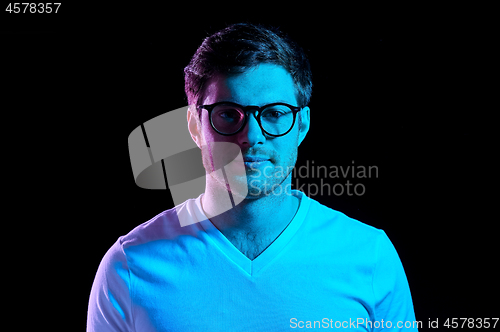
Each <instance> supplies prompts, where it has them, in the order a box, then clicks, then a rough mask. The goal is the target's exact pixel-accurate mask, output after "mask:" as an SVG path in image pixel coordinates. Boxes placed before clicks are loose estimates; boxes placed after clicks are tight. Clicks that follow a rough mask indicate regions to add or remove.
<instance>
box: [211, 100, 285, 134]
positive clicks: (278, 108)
mask: <svg viewBox="0 0 500 332" xmlns="http://www.w3.org/2000/svg"><path fill="white" fill-rule="evenodd" d="M211 120H212V123H213V125H214V127H215V128H216V129H217V130H218V131H219V132H221V133H224V134H233V133H235V132H237V131H238V130H239V129H240V128H241V126H242V125H243V123H244V121H245V113H244V111H243V110H242V109H241V108H239V107H235V106H234V105H224V104H221V105H217V106H216V107H215V108H214V109H213V111H212V118H211ZM260 121H261V125H262V129H264V130H265V131H266V132H268V133H269V134H271V135H281V134H283V133H285V132H287V131H288V130H289V129H290V128H291V127H292V125H293V112H292V110H291V109H290V108H289V107H287V106H285V105H274V106H269V107H267V108H265V109H263V110H262V114H261V117H260Z"/></svg>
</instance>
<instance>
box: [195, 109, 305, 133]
mask: <svg viewBox="0 0 500 332" xmlns="http://www.w3.org/2000/svg"><path fill="white" fill-rule="evenodd" d="M218 105H229V106H235V107H238V108H240V109H241V110H243V114H245V120H244V121H243V124H242V125H241V127H240V128H239V129H238V130H236V131H235V132H234V133H232V134H226V133H223V132H220V131H219V130H217V128H215V126H214V124H213V122H212V111H213V110H214V108H215V107H216V106H218ZM277 105H282V106H286V107H288V108H290V109H291V110H292V113H293V121H292V125H291V126H290V129H288V130H287V131H286V132H285V133H283V134H279V135H274V134H271V133H269V132H267V131H266V130H265V129H264V128H263V127H262V123H261V122H260V117H261V115H262V111H263V110H264V109H265V108H268V107H272V106H277ZM197 108H198V109H206V110H207V111H208V118H209V119H210V125H211V126H212V128H213V129H214V130H215V131H216V132H217V133H219V134H221V135H224V136H232V135H236V134H237V133H239V132H240V131H242V130H243V128H245V125H246V124H247V121H248V112H252V113H253V112H255V111H258V112H259V113H258V114H257V116H256V117H255V118H256V120H257V123H258V124H259V126H260V129H262V131H263V132H264V133H266V134H267V135H269V136H272V137H281V136H285V135H286V134H288V133H289V132H290V131H291V130H292V128H293V126H294V125H295V118H296V117H297V113H298V112H300V111H302V109H303V107H297V106H292V105H289V104H286V103H272V104H267V105H264V106H260V107H259V106H254V105H249V106H242V105H240V104H237V103H233V102H229V101H220V102H217V103H215V104H211V105H198V107H197ZM254 116H255V114H254Z"/></svg>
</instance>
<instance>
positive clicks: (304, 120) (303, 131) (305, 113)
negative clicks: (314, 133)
mask: <svg viewBox="0 0 500 332" xmlns="http://www.w3.org/2000/svg"><path fill="white" fill-rule="evenodd" d="M309 111H310V109H309V107H308V106H306V107H304V108H303V109H302V111H300V112H299V113H298V114H297V115H298V116H300V118H301V124H300V127H299V144H298V145H300V143H302V141H303V140H304V138H306V135H307V132H308V131H309V125H310V123H311V118H310V115H309Z"/></svg>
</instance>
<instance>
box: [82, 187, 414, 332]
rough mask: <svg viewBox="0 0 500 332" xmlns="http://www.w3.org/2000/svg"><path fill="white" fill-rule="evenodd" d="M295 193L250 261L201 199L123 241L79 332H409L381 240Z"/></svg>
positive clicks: (392, 261)
mask: <svg viewBox="0 0 500 332" xmlns="http://www.w3.org/2000/svg"><path fill="white" fill-rule="evenodd" d="M293 194H294V195H296V196H297V197H298V198H299V199H300V206H299V209H298V211H297V213H296V215H295V217H294V218H293V220H292V221H291V222H290V224H289V225H288V226H287V227H286V229H285V230H284V231H283V232H282V233H281V234H280V236H279V237H278V238H277V239H276V240H275V241H274V242H273V243H272V244H271V245H270V246H269V247H268V248H267V249H266V250H265V251H263V252H262V253H261V254H260V255H259V256H257V257H256V258H255V259H254V260H250V259H248V258H247V257H246V256H245V255H244V254H242V253H241V252H240V251H239V250H238V249H237V248H236V247H235V246H233V244H232V243H231V242H230V241H229V240H228V239H227V238H226V237H224V235H223V234H222V233H221V232H220V231H219V230H218V229H217V228H216V227H215V226H214V225H213V224H212V223H211V222H210V220H208V219H207V217H206V216H205V215H204V213H203V210H202V208H201V205H200V199H201V196H202V195H200V196H199V197H198V198H196V199H190V200H187V201H185V202H184V203H182V204H180V205H178V206H176V207H175V208H172V209H170V210H167V211H164V212H162V213H160V214H159V215H157V216H156V217H154V218H153V219H151V220H149V221H148V222H146V223H144V224H141V225H139V226H138V227H136V228H135V229H134V230H132V231H131V232H130V233H129V234H127V235H125V236H121V237H120V238H119V239H118V240H117V241H116V243H115V244H114V245H113V246H112V247H111V248H110V249H109V251H108V252H107V253H106V255H105V256H104V258H103V259H102V261H101V264H100V265H99V268H98V271H97V274H96V277H95V280H94V284H93V286H92V291H91V294H90V301H89V308H88V318H87V331H99V332H100V331H224V332H227V331H289V330H295V329H302V328H325V329H342V330H344V329H349V330H350V331H353V330H359V331H378V330H382V329H383V328H387V327H389V328H390V329H391V330H392V331H400V329H399V328H398V327H400V326H401V327H403V328H402V329H401V330H404V331H416V330H417V328H416V326H415V324H414V323H413V322H414V321H415V315H414V310H413V304H412V299H411V295H410V289H409V286H408V282H407V279H406V275H405V272H404V269H403V266H402V264H401V261H400V259H399V257H398V254H397V252H396V250H395V249H394V246H393V245H392V243H391V242H390V240H389V238H388V237H387V235H386V234H385V233H384V231H382V230H380V229H376V228H374V227H372V226H368V225H366V224H363V223H361V222H359V221H357V220H354V219H351V218H349V217H347V216H346V215H344V214H342V213H340V212H338V211H335V210H332V209H330V208H328V207H326V206H324V205H322V204H320V203H319V202H317V201H316V200H314V199H311V198H309V197H307V196H306V195H305V194H303V193H302V192H300V191H297V190H294V191H293ZM180 219H184V222H183V223H182V224H184V225H186V224H188V225H187V226H184V227H181V222H180ZM186 219H190V220H191V222H186ZM382 320H383V322H382ZM388 324H390V326H388ZM405 325H406V327H408V326H410V325H411V326H412V327H411V328H404V326H405Z"/></svg>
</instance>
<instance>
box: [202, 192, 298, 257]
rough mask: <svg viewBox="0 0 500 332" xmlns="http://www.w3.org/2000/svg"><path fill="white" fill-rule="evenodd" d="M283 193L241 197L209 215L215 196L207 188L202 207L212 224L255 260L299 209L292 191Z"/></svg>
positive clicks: (214, 203)
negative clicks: (234, 204)
mask: <svg viewBox="0 0 500 332" xmlns="http://www.w3.org/2000/svg"><path fill="white" fill-rule="evenodd" d="M288 188H290V186H288ZM282 192H283V194H281V195H275V194H274V193H271V194H270V195H267V196H262V197H259V198H256V199H244V200H243V201H242V202H241V203H239V204H238V205H236V206H234V207H233V208H231V209H229V210H228V211H226V212H224V213H222V214H219V215H216V216H213V217H210V216H211V215H213V213H210V212H213V211H215V209H214V206H216V204H217V202H216V198H215V197H217V195H215V194H214V193H213V191H210V190H207V192H206V193H205V194H204V195H203V196H202V207H203V209H204V211H205V213H206V214H207V216H209V219H210V221H211V222H212V224H214V226H215V227H217V228H218V229H219V230H220V231H221V233H222V234H223V235H224V236H225V237H226V238H227V239H228V240H229V241H230V242H231V243H232V244H233V245H234V246H235V247H236V248H238V249H239V250H240V251H241V252H242V253H243V254H245V255H246V256H247V257H248V258H249V259H254V258H255V257H256V256H258V255H259V254H260V253H261V252H262V251H264V250H265V249H266V248H267V247H268V246H269V245H270V244H271V243H272V242H273V241H274V240H275V239H276V238H277V237H278V236H279V235H280V234H281V232H282V231H283V230H284V229H285V228H286V227H287V226H288V224H289V223H290V221H291V220H292V219H293V217H294V216H295V213H296V212H297V210H298V207H299V199H298V198H297V197H296V196H294V195H292V194H291V190H289V191H288V192H286V191H282ZM226 194H227V192H226ZM207 212H208V213H207Z"/></svg>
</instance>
